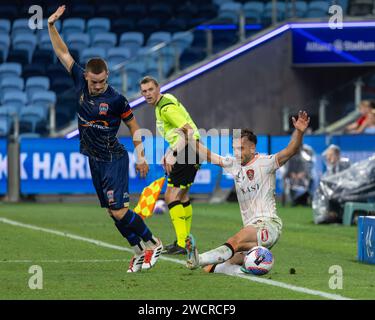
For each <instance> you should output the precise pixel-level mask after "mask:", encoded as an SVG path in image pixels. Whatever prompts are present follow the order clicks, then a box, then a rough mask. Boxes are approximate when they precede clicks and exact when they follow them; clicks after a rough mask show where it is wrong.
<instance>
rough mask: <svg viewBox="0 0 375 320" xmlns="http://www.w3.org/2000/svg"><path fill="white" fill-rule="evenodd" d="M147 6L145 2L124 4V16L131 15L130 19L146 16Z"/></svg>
mask: <svg viewBox="0 0 375 320" xmlns="http://www.w3.org/2000/svg"><path fill="white" fill-rule="evenodd" d="M146 13H147V7H146V5H145V4H140V3H130V4H126V5H125V6H124V15H125V17H132V19H135V20H139V19H142V18H144V17H145V16H146Z"/></svg>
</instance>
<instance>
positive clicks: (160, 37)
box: [147, 31, 172, 47]
mask: <svg viewBox="0 0 375 320" xmlns="http://www.w3.org/2000/svg"><path fill="white" fill-rule="evenodd" d="M171 39H172V35H171V33H170V32H164V31H159V32H154V33H152V34H151V35H150V37H149V38H148V40H147V47H153V46H156V45H158V44H160V43H162V42H170V41H171Z"/></svg>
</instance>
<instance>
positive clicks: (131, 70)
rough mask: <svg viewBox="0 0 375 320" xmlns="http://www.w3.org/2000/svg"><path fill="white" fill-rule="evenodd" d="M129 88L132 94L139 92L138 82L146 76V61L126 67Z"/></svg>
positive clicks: (132, 63)
mask: <svg viewBox="0 0 375 320" xmlns="http://www.w3.org/2000/svg"><path fill="white" fill-rule="evenodd" d="M125 70H126V76H127V87H128V90H129V91H131V92H134V91H137V90H138V81H139V79H141V78H142V76H144V75H145V72H146V64H145V62H144V61H142V60H141V61H139V62H131V63H129V64H127V65H126V66H125Z"/></svg>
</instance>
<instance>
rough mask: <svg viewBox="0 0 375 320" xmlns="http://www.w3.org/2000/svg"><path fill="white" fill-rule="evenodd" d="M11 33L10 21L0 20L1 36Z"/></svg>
mask: <svg viewBox="0 0 375 320" xmlns="http://www.w3.org/2000/svg"><path fill="white" fill-rule="evenodd" d="M1 33H10V21H9V20H8V19H0V34H1Z"/></svg>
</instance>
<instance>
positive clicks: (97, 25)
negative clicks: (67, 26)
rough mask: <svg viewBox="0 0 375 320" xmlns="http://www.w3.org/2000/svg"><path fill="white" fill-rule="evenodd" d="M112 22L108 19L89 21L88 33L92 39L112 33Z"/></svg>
mask: <svg viewBox="0 0 375 320" xmlns="http://www.w3.org/2000/svg"><path fill="white" fill-rule="evenodd" d="M110 29H111V21H110V20H109V19H108V18H92V19H90V20H88V21H87V33H88V34H89V35H90V37H91V39H93V36H94V35H95V34H98V33H103V32H110Z"/></svg>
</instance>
